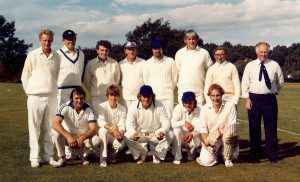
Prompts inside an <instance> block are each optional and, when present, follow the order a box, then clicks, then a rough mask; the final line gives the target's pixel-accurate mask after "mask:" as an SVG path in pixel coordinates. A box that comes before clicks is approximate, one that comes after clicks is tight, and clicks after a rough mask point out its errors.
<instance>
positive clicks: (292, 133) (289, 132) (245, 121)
mask: <svg viewBox="0 0 300 182" xmlns="http://www.w3.org/2000/svg"><path fill="white" fill-rule="evenodd" d="M237 120H238V121H242V122H244V123H249V121H247V120H242V119H237ZM261 126H262V127H264V125H261ZM277 130H278V131H282V132H284V133H288V134H291V135H297V136H300V134H299V133H294V132H291V131H287V130H283V129H280V128H277Z"/></svg>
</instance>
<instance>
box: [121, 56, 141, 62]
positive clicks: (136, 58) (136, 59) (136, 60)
mask: <svg viewBox="0 0 300 182" xmlns="http://www.w3.org/2000/svg"><path fill="white" fill-rule="evenodd" d="M124 60H125V62H126V63H128V64H136V63H137V62H138V61H139V58H138V57H135V60H134V61H133V62H132V63H131V62H129V61H128V59H127V57H126V58H125V59H124Z"/></svg>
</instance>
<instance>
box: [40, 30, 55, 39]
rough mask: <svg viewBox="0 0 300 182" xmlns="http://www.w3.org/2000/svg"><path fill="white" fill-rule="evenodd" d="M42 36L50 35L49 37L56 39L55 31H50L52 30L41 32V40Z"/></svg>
mask: <svg viewBox="0 0 300 182" xmlns="http://www.w3.org/2000/svg"><path fill="white" fill-rule="evenodd" d="M42 35H49V36H51V37H52V38H53V37H54V33H53V31H52V30H50V29H44V30H41V32H40V33H39V39H41V37H42Z"/></svg>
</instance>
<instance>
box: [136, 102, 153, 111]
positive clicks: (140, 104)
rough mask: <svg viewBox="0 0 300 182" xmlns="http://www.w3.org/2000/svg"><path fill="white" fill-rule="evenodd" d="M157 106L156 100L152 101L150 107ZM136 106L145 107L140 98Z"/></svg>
mask: <svg viewBox="0 0 300 182" xmlns="http://www.w3.org/2000/svg"><path fill="white" fill-rule="evenodd" d="M155 106H156V105H155V101H152V103H151V106H150V107H149V108H153V107H155ZM136 108H138V109H143V106H142V102H141V101H140V100H139V101H138V104H137V106H136Z"/></svg>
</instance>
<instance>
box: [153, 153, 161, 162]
mask: <svg viewBox="0 0 300 182" xmlns="http://www.w3.org/2000/svg"><path fill="white" fill-rule="evenodd" d="M153 163H154V164H159V163H161V161H160V159H159V158H158V157H157V156H156V155H153Z"/></svg>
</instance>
